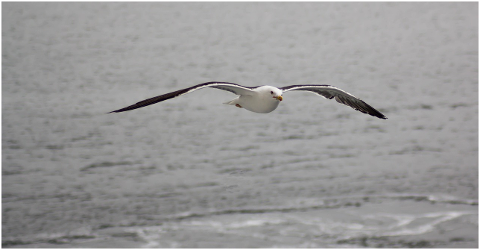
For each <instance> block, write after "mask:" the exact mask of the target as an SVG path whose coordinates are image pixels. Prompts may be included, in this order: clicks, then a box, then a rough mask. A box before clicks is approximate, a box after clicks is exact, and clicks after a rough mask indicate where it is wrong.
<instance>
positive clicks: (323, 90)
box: [280, 85, 387, 119]
mask: <svg viewBox="0 0 480 250" xmlns="http://www.w3.org/2000/svg"><path fill="white" fill-rule="evenodd" d="M280 89H281V90H282V91H283V92H287V91H291V90H303V91H311V92H314V93H315V94H317V95H321V96H323V97H325V98H327V99H332V98H335V100H336V101H337V102H339V103H342V104H345V105H347V106H350V107H352V108H354V109H355V110H358V111H360V112H362V113H365V114H369V115H371V116H375V117H378V118H380V119H387V117H386V116H384V115H383V114H382V113H380V112H379V111H378V110H376V109H374V108H373V107H372V106H370V105H368V104H367V103H366V102H364V101H362V100H360V99H358V98H357V97H355V96H353V95H352V94H350V93H348V92H346V91H343V90H341V89H339V88H336V87H334V86H330V85H291V86H286V87H282V88H280Z"/></svg>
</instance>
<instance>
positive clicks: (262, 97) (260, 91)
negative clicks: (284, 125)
mask: <svg viewBox="0 0 480 250" xmlns="http://www.w3.org/2000/svg"><path fill="white" fill-rule="evenodd" d="M281 95H282V91H281V90H280V89H278V88H275V87H272V86H261V87H258V88H256V89H253V91H252V92H251V93H248V94H244V95H241V96H239V97H237V98H235V99H233V100H231V101H229V102H226V103H225V104H229V105H235V106H237V107H239V108H244V109H246V110H249V111H252V112H255V113H270V112H272V111H274V110H275V109H276V108H277V107H278V104H280V100H279V99H278V96H281Z"/></svg>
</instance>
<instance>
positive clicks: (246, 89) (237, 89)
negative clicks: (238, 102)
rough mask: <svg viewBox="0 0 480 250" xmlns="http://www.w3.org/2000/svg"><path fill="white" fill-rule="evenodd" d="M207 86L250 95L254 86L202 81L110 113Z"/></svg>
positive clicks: (153, 102)
mask: <svg viewBox="0 0 480 250" xmlns="http://www.w3.org/2000/svg"><path fill="white" fill-rule="evenodd" d="M206 87H211V88H216V89H221V90H225V91H229V92H232V93H234V94H236V95H249V94H251V93H253V91H252V89H253V88H251V87H245V86H242V85H238V84H235V83H229V82H206V83H201V84H198V85H195V86H192V87H189V88H185V89H180V90H177V91H173V92H170V93H166V94H163V95H159V96H155V97H152V98H148V99H146V100H143V101H140V102H137V103H135V104H133V105H130V106H127V107H125V108H121V109H117V110H114V111H111V112H109V113H119V112H124V111H129V110H133V109H138V108H142V107H145V106H148V105H152V104H155V103H158V102H163V101H166V100H168V99H172V98H175V97H179V96H181V95H184V94H187V93H190V92H193V91H195V90H199V89H203V88H206Z"/></svg>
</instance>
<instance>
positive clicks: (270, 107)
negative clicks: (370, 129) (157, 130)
mask: <svg viewBox="0 0 480 250" xmlns="http://www.w3.org/2000/svg"><path fill="white" fill-rule="evenodd" d="M206 87H210V88H216V89H221V90H225V91H229V92H232V93H234V94H236V95H238V97H237V98H235V99H233V100H231V101H229V102H226V103H225V104H230V105H235V106H237V107H239V108H244V109H246V110H249V111H252V112H256V113H270V112H272V111H274V110H275V109H276V108H277V107H278V105H279V104H280V102H281V101H282V100H283V96H282V95H283V93H285V92H287V91H293V90H302V91H310V92H313V93H315V94H317V95H320V96H323V97H325V98H327V99H332V98H335V100H336V101H337V102H339V103H342V104H345V105H347V106H350V107H352V108H354V109H355V110H358V111H360V112H362V113H366V114H369V115H371V116H375V117H378V118H381V119H387V117H385V116H384V115H383V114H382V113H380V112H379V111H377V110H376V109H374V108H373V107H371V106H370V105H368V104H367V103H365V102H364V101H362V100H360V99H358V98H356V97H355V96H353V95H352V94H349V93H347V92H345V91H343V90H341V89H339V88H336V87H333V86H330V85H291V86H286V87H281V88H277V87H273V86H268V85H264V86H258V87H245V86H242V85H238V84H235V83H228V82H207V83H202V84H198V85H195V86H192V87H189V88H185V89H180V90H177V91H174V92H170V93H167V94H163V95H159V96H156V97H152V98H149V99H146V100H143V101H140V102H137V103H135V104H133V105H130V106H128V107H125V108H122V109H118V110H114V111H112V112H110V113H118V112H124V111H128V110H133V109H137V108H141V107H145V106H148V105H152V104H155V103H158V102H162V101H165V100H168V99H172V98H175V97H178V96H181V95H184V94H187V93H190V92H192V91H195V90H199V89H202V88H206Z"/></svg>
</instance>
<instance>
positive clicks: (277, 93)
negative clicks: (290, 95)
mask: <svg viewBox="0 0 480 250" xmlns="http://www.w3.org/2000/svg"><path fill="white" fill-rule="evenodd" d="M267 91H268V93H269V94H270V96H271V97H272V98H274V99H277V100H278V101H282V100H283V96H282V91H281V90H280V89H278V88H275V87H271V86H269V88H268V89H267Z"/></svg>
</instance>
